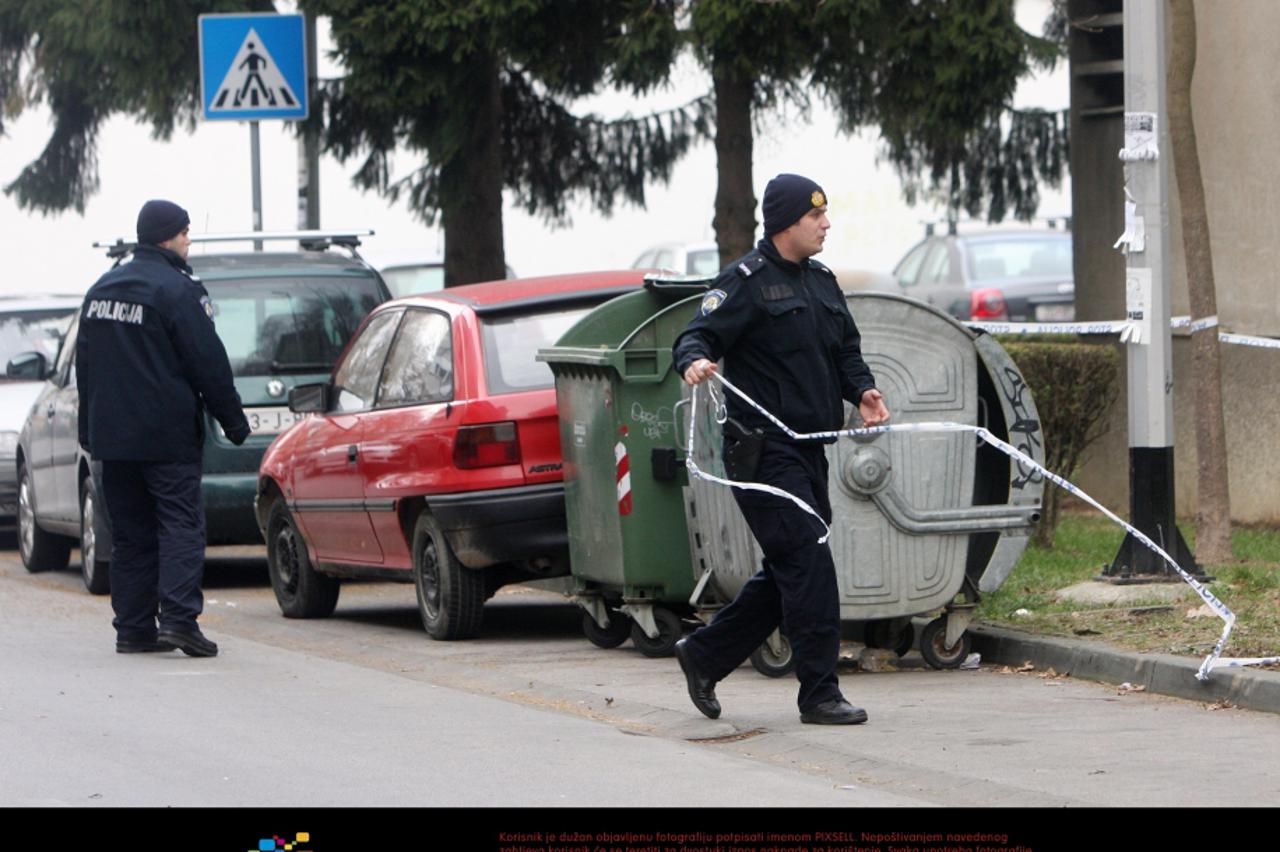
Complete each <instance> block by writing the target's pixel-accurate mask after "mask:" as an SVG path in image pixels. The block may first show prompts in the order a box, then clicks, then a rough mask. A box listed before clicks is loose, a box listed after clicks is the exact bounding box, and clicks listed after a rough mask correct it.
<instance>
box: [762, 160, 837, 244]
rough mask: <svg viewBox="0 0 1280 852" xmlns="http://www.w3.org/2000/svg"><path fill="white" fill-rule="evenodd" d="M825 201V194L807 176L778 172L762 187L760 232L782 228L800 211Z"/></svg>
mask: <svg viewBox="0 0 1280 852" xmlns="http://www.w3.org/2000/svg"><path fill="white" fill-rule="evenodd" d="M826 203H827V194H826V193H825V192H823V191H822V187H820V186H818V185H817V184H816V183H814V182H813V181H811V180H809V179H808V178H807V177H801V176H800V175H789V174H781V175H778V176H777V177H776V178H774V179H773V180H771V181H769V184H768V186H766V187H765V188H764V203H763V204H762V205H761V210H762V211H763V212H764V235H765V236H766V237H771V236H773V235H774V234H776V233H778V232H779V231H785V230H786V229H787V228H790V227H791V226H792V225H794V224H795V223H796V222H798V221H800V218H801V217H802V216H804V214H806V213H808V212H809V211H810V210H812V209H814V208H815V207H822V206H824V205H825V204H826Z"/></svg>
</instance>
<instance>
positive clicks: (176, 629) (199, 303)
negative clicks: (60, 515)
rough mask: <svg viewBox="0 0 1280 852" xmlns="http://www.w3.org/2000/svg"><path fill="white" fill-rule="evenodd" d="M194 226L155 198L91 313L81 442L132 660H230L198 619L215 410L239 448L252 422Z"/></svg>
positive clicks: (83, 335)
mask: <svg viewBox="0 0 1280 852" xmlns="http://www.w3.org/2000/svg"><path fill="white" fill-rule="evenodd" d="M190 221H191V220H190V218H189V217H188V216H187V211H185V210H183V209H182V208H181V207H179V206H178V205H176V204H174V203H172V202H169V201H158V200H157V201H148V202H147V203H146V204H144V205H143V207H142V210H141V212H139V214H138V245H137V248H135V249H134V252H133V259H132V260H131V261H130V262H129V263H125V264H121V265H119V266H116V267H115V268H114V269H112V270H111V271H110V272H108V273H107V274H106V275H103V276H102V278H100V279H98V282H97V283H96V284H94V285H93V287H92V288H90V290H89V292H88V294H86V296H85V300H84V306H83V307H82V308H81V310H80V331H79V336H78V338H77V340H76V382H77V384H78V386H79V389H80V407H79V417H80V424H79V425H80V444H81V446H83V447H84V448H85V449H86V450H88V452H89V454H90V455H91V456H93V458H94V459H95V460H97V461H100V462H101V463H102V497H103V500H104V502H105V503H106V507H107V518H108V520H109V521H110V523H111V535H112V547H111V606H112V608H113V609H114V610H115V619H114V621H113V622H112V624H114V626H115V628H116V651H117V652H119V653H122V654H127V653H140V652H149V651H172V650H173V649H174V648H181V649H182V651H183V652H184V653H186V654H187V655H189V656H192V657H212V656H214V655H216V654H217V653H218V646H217V645H216V644H214V643H213V642H212V641H210V640H209V639H208V638H206V637H205V636H204V634H203V633H201V632H200V628H199V626H198V625H197V624H196V618H197V617H198V616H199V615H200V612H201V610H202V609H203V607H204V598H203V596H202V595H201V591H200V583H201V580H202V579H203V576H204V549H205V530H204V501H203V498H202V495H201V491H200V474H201V456H202V451H203V446H204V410H205V408H206V407H207V408H208V410H209V411H210V412H211V413H212V414H213V416H214V417H215V418H217V420H218V422H219V423H220V424H222V428H223V431H224V432H225V433H226V435H227V437H228V438H229V439H230V440H231V441H232V442H233V443H235V444H237V445H238V444H242V443H244V440H245V439H246V438H247V437H248V436H249V421H248V420H247V419H246V418H245V415H244V409H243V408H242V407H241V405H240V396H239V394H237V393H236V389H235V384H234V382H233V381H232V376H231V364H230V362H229V361H228V360H227V351H226V349H225V348H224V347H223V345H222V341H221V340H219V339H218V335H217V332H216V331H215V330H214V326H213V304H212V302H210V300H209V294H208V292H207V291H206V290H205V289H204V285H203V284H201V283H200V280H199V279H198V278H196V277H195V276H194V275H193V274H192V271H191V267H190V266H188V265H187V253H188V251H189V250H190V248H191V239H190V238H189V237H188V235H187V234H188V230H189V229H188V225H189V224H190ZM157 615H158V616H159V625H158V629H157V623H156V618H157Z"/></svg>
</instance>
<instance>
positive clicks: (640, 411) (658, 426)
mask: <svg viewBox="0 0 1280 852" xmlns="http://www.w3.org/2000/svg"><path fill="white" fill-rule="evenodd" d="M631 422H632V423H637V424H639V425H640V428H641V429H643V430H644V436H645V437H646V438H649V439H650V440H657V439H658V438H661V437H662V436H663V435H664V434H666V433H667V431H668V430H671V429H674V428H675V417H674V416H673V415H672V413H671V409H670V408H667V407H666V406H663V407H662V408H659V409H658V410H657V411H646V410H645V407H644V406H643V405H641V404H640V403H639V402H633V403H631Z"/></svg>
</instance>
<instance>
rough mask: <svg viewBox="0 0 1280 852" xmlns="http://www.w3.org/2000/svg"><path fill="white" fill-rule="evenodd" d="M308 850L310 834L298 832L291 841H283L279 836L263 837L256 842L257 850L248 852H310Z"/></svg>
mask: <svg viewBox="0 0 1280 852" xmlns="http://www.w3.org/2000/svg"><path fill="white" fill-rule="evenodd" d="M303 844H306V845H305V846H304V845H303ZM310 850H311V833H310V832H307V831H299V832H298V833H297V834H296V835H294V837H293V840H285V839H284V838H283V837H280V836H279V835H272V836H271V837H264V838H262V839H261V840H259V841H258V848H257V849H250V850H248V852H310Z"/></svg>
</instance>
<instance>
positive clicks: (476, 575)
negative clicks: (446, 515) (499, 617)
mask: <svg viewBox="0 0 1280 852" xmlns="http://www.w3.org/2000/svg"><path fill="white" fill-rule="evenodd" d="M413 584H414V586H416V587H417V590H418V612H419V613H420V614H421V615H422V625H423V626H424V627H425V628H427V633H429V634H430V635H431V638H433V639H470V638H471V637H472V636H475V635H476V634H477V633H479V632H480V622H481V619H482V618H483V616H484V574H483V573H482V572H480V571H476V570H473V569H470V568H467V567H466V566H464V565H463V564H462V563H461V562H459V561H458V557H456V556H454V554H453V550H452V548H450V547H449V542H448V541H447V540H446V539H445V537H444V532H443V531H442V530H441V529H440V525H439V524H438V523H436V519H435V518H433V517H432V516H431V513H430V512H425V511H424V512H423V513H422V514H421V515H419V516H418V522H417V523H416V524H415V525H414V527H413Z"/></svg>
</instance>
